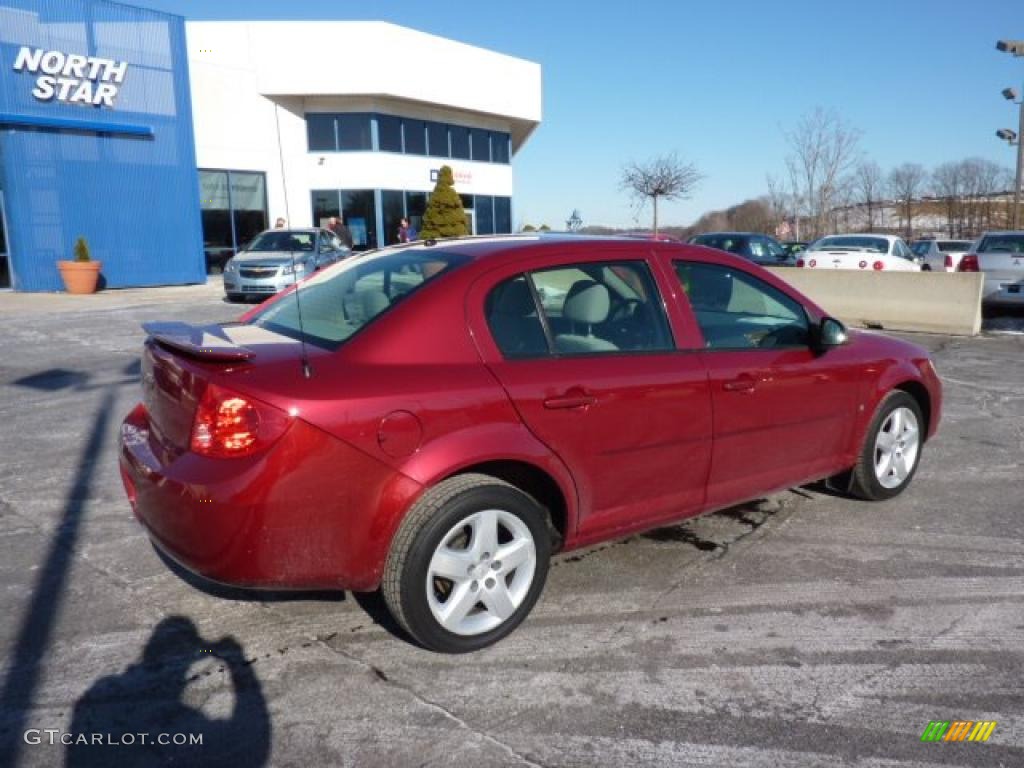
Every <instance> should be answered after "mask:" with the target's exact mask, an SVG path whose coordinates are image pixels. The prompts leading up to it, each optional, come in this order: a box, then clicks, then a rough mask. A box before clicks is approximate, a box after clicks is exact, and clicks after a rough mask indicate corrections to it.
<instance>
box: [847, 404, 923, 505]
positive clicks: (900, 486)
mask: <svg viewBox="0 0 1024 768" xmlns="http://www.w3.org/2000/svg"><path fill="white" fill-rule="evenodd" d="M923 445H924V418H923V417H922V415H921V407H920V406H919V405H918V404H917V400H915V399H914V398H913V397H911V396H910V395H909V394H907V393H906V392H903V391H900V390H896V391H893V392H890V393H889V394H888V395H886V397H885V399H884V400H882V402H881V404H880V405H879V406H878V410H877V411H876V412H875V417H874V418H873V419H872V420H871V424H870V425H869V426H868V430H867V434H865V436H864V445H863V446H862V447H861V452H860V456H859V457H858V460H857V466H856V467H854V470H853V486H852V490H853V492H854V493H855V494H856V495H857V496H860V497H861V498H862V499H867V500H869V501H882V500H884V499H891V498H893V497H894V496H898V495H899V494H901V493H902V492H903V491H904V489H905V488H906V487H907V486H908V485H910V481H911V480H913V478H914V473H915V472H917V467H918V464H919V463H920V460H921V448H922V446H923Z"/></svg>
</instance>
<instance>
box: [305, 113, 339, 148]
mask: <svg viewBox="0 0 1024 768" xmlns="http://www.w3.org/2000/svg"><path fill="white" fill-rule="evenodd" d="M306 134H307V136H308V137H309V151H310V152H334V151H335V150H337V148H338V140H337V136H336V134H335V132H334V115H306Z"/></svg>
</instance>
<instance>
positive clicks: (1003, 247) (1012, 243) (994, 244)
mask: <svg viewBox="0 0 1024 768" xmlns="http://www.w3.org/2000/svg"><path fill="white" fill-rule="evenodd" d="M992 252H1002V253H1024V235H986V236H985V237H983V238H982V239H981V244H980V245H979V246H978V253H992Z"/></svg>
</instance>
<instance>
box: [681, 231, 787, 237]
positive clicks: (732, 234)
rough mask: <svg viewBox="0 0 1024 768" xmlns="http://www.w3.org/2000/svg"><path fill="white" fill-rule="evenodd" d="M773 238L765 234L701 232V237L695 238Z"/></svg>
mask: <svg viewBox="0 0 1024 768" xmlns="http://www.w3.org/2000/svg"><path fill="white" fill-rule="evenodd" d="M751 236H756V237H771V235H766V234H764V232H701V233H700V234H699V235H694V237H751Z"/></svg>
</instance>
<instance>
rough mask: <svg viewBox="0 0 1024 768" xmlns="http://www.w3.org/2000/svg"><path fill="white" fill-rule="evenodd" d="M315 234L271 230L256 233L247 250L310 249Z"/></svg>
mask: <svg viewBox="0 0 1024 768" xmlns="http://www.w3.org/2000/svg"><path fill="white" fill-rule="evenodd" d="M315 242H316V235H315V234H313V233H312V232H289V231H287V230H273V231H271V232H264V233H263V234H262V235H257V236H256V239H255V240H253V241H252V242H251V243H249V245H248V247H247V248H246V249H245V250H247V251H263V252H264V253H265V252H267V251H312V250H313V245H314V243H315Z"/></svg>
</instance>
